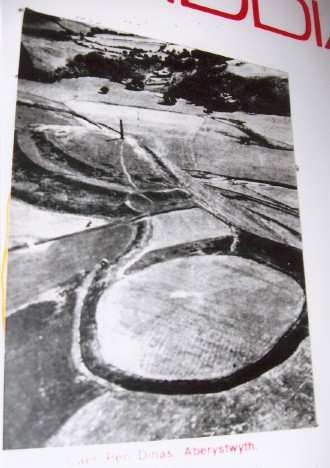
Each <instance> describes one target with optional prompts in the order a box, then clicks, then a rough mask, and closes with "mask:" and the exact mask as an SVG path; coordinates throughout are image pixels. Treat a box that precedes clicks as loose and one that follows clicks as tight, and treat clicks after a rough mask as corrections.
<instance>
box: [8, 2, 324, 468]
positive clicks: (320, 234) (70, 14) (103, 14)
mask: <svg viewBox="0 0 330 468" xmlns="http://www.w3.org/2000/svg"><path fill="white" fill-rule="evenodd" d="M201 3H203V4H204V5H207V6H213V7H216V5H217V4H218V8H219V9H221V7H222V8H223V10H225V9H226V8H227V11H229V6H228V5H229V4H230V2H228V1H227V2H226V1H223V2H221V0H203V2H201ZM306 3H307V4H308V6H309V8H310V11H311V3H312V2H311V0H310V1H309V0H306ZM235 5H236V6H235ZM237 5H240V2H236V3H235V4H233V6H232V10H231V11H233V12H234V11H237V10H238V8H239V6H238V7H237ZM318 5H319V11H320V19H321V25H322V32H323V41H324V43H325V42H326V41H327V40H328V38H329V35H330V2H329V1H328V0H319V1H318ZM1 7H2V24H1V112H0V119H1V134H0V145H1V147H0V149H1V153H0V158H1V159H0V162H1V258H2V256H3V251H4V242H5V226H6V210H5V207H6V204H7V200H8V197H9V193H10V171H11V159H12V146H13V131H14V118H15V105H16V85H17V79H16V78H15V76H16V75H17V68H18V56H19V47H20V33H21V24H22V18H23V12H19V11H18V10H19V9H20V8H25V7H28V8H30V9H33V10H36V11H39V12H42V13H47V14H52V15H55V16H60V17H65V18H70V19H73V20H79V21H85V22H90V23H100V24H103V25H105V26H107V27H111V28H113V29H119V30H122V31H129V32H132V33H136V34H140V35H145V36H149V37H155V38H158V39H163V40H168V41H171V42H173V43H179V44H183V45H187V46H191V47H196V48H199V49H204V50H208V51H211V52H215V53H219V54H223V55H226V56H231V57H234V58H237V59H242V60H244V61H248V62H253V63H257V64H259V65H263V66H267V67H271V68H276V69H280V70H284V71H287V72H288V73H289V82H290V97H291V114H292V125H293V136H294V148H295V157H296V163H297V165H298V167H299V171H298V173H297V177H298V194H299V200H300V215H301V223H302V232H303V252H304V261H305V276H306V285H307V299H308V311H309V323H310V335H311V343H312V360H313V370H314V384H315V399H316V413H317V422H318V427H317V428H310V429H298V430H291V431H276V432H266V433H254V434H244V435H232V436H221V437H214V438H203V439H191V440H190V441H189V445H190V446H196V447H197V446H199V447H208V446H218V445H225V444H226V443H230V444H235V443H245V442H252V443H254V444H255V445H256V446H257V451H254V452H245V453H244V454H242V455H232V454H225V455H222V456H217V457H213V456H199V457H185V456H184V450H185V447H186V446H187V444H188V441H186V440H182V441H161V442H150V443H134V444H119V445H118V444H117V445H109V446H104V445H103V446H90V447H77V448H75V447H74V448H68V449H65V448H59V449H38V450H35V449H29V450H18V451H16V450H14V451H3V452H1V456H2V459H3V464H2V465H1V466H3V467H4V468H11V467H17V468H39V467H40V468H41V467H47V468H55V467H56V468H64V467H69V466H95V467H99V466H100V467H102V466H123V467H130V466H150V467H151V466H156V465H157V466H158V464H159V466H164V467H172V466H173V467H174V466H175V467H178V466H180V467H181V466H182V467H185V466H187V467H190V466H191V467H195V466H203V467H204V466H210V467H213V466H214V467H221V468H224V467H249V468H273V467H274V468H275V467H276V468H277V467H279V466H281V467H283V468H328V467H329V466H330V454H329V451H328V444H329V438H330V372H329V367H330V366H329V362H330V345H329V338H330V313H329V312H330V307H329V303H330V301H329V294H328V292H329V289H330V281H329V278H330V266H329V264H330V248H329V232H330V210H329V205H328V203H329V202H330V184H329V179H330V150H329V148H330V125H329V108H330V88H329V77H330V50H326V49H324V48H319V47H317V45H316V39H315V35H313V34H314V32H313V33H312V36H311V38H310V39H309V40H308V41H307V42H303V41H296V40H293V39H290V38H286V37H284V36H280V35H277V34H274V33H271V32H268V31H263V30H261V29H257V28H255V27H254V24H253V14H252V5H251V0H250V1H249V12H248V15H247V17H246V18H245V19H244V20H243V21H231V20H228V19H224V18H220V17H217V16H213V15H210V14H206V13H203V12H199V11H194V10H192V9H189V8H183V7H182V6H181V5H180V2H179V0H176V2H175V4H170V3H168V2H167V1H166V0H121V1H115V0H93V1H91V0H66V1H64V0H56V1H50V0H25V2H22V1H18V0H2V4H1ZM260 10H261V12H262V13H263V14H264V16H263V20H264V22H265V23H267V22H269V23H270V22H271V23H272V24H273V25H276V26H278V27H283V28H285V27H287V28H288V29H290V30H292V31H294V32H297V33H302V32H303V29H304V21H303V16H302V15H301V7H300V5H299V2H296V1H294V0H263V1H262V0H261V1H260ZM294 12H296V15H295V14H294ZM1 346H2V348H1V350H2V351H3V347H4V346H3V333H2V336H1ZM2 361H3V360H2ZM1 365H2V367H1V368H2V377H3V362H1ZM128 424H129V421H128ZM139 450H147V451H149V452H151V451H155V450H171V451H172V452H173V455H174V456H173V458H171V459H169V460H160V461H159V462H158V464H157V463H156V462H155V461H153V460H149V461H148V460H147V461H139V460H138V458H137V455H136V454H137V452H138V451H139ZM110 452H112V453H116V454H122V455H123V454H125V453H128V454H129V455H130V461H129V462H127V461H124V459H123V458H122V459H119V458H118V460H117V461H115V460H114V459H108V460H107V453H110ZM0 461H1V458H0Z"/></svg>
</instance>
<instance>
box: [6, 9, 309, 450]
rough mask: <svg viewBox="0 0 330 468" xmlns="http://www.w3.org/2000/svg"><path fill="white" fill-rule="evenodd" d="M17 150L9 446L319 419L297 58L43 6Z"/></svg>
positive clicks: (28, 53)
mask: <svg viewBox="0 0 330 468" xmlns="http://www.w3.org/2000/svg"><path fill="white" fill-rule="evenodd" d="M12 164H13V165H12V185H11V203H10V219H9V240H8V249H9V252H8V253H9V255H8V281H7V299H6V304H7V307H6V340H5V376H4V442H3V444H4V449H6V450H9V449H24V448H43V447H64V446H78V445H87V444H88V445H96V444H111V443H118V442H137V441H156V440H169V439H183V438H197V437H209V436H218V435H225V434H242V433H251V432H261V431H274V430H285V429H299V428H306V427H312V426H315V425H316V419H315V408H314V393H313V380H312V367H311V357H310V344H309V333H308V316H307V305H306V290H305V281H304V270H303V254H302V240H301V231H300V218H299V206H298V193H297V181H296V166H295V159H294V147H293V137H292V121H291V116H290V95H289V79H288V75H287V74H286V73H284V72H281V71H278V70H272V69H269V68H265V67H263V66H259V65H255V64H251V63H246V62H243V61H241V60H236V59H233V58H230V57H227V56H224V55H216V54H213V53H210V52H207V51H202V50H197V49H192V48H190V47H186V46H179V45H177V44H172V43H169V42H165V41H161V40H156V39H151V38H146V37H140V36H136V35H133V34H130V33H125V32H120V31H115V30H112V29H111V28H105V27H103V26H100V25H97V26H95V25H90V24H85V23H81V22H75V21H72V20H68V19H63V18H57V17H53V16H49V15H44V14H42V13H37V12H34V11H31V10H25V13H24V21H23V27H22V39H21V50H20V62H19V70H18V92H17V107H16V122H15V139H14V144H13V163H12ZM165 457H166V453H164V458H165Z"/></svg>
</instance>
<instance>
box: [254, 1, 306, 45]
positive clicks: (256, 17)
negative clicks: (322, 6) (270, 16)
mask: <svg viewBox="0 0 330 468" xmlns="http://www.w3.org/2000/svg"><path fill="white" fill-rule="evenodd" d="M297 1H298V2H299V3H300V5H301V6H302V9H303V11H304V15H305V26H306V29H305V32H304V34H295V33H291V32H289V31H285V30H283V29H279V28H274V27H273V26H269V25H268V24H263V23H262V22H261V21H260V12H259V0H252V5H253V16H254V25H255V26H256V28H260V29H265V30H266V31H271V32H274V33H276V34H281V35H282V36H287V37H292V38H293V39H298V40H299V41H307V40H308V39H309V38H310V36H311V32H312V22H311V16H310V14H309V9H308V6H307V5H306V3H305V0H297Z"/></svg>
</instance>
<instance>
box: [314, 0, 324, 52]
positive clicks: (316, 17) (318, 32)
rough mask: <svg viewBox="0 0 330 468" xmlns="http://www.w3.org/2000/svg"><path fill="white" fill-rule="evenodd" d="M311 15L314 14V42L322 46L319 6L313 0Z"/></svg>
mask: <svg viewBox="0 0 330 468" xmlns="http://www.w3.org/2000/svg"><path fill="white" fill-rule="evenodd" d="M313 15H314V24H315V36H316V44H317V45H318V46H319V47H322V33H321V24H320V14H319V6H318V4H317V2H316V1H315V0H313Z"/></svg>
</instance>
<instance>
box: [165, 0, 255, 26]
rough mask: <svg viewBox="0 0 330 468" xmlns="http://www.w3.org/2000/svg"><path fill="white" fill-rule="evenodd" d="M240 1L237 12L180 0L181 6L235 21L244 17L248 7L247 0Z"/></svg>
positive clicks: (188, 0)
mask: <svg viewBox="0 0 330 468" xmlns="http://www.w3.org/2000/svg"><path fill="white" fill-rule="evenodd" d="M168 1H170V2H171V3H173V2H172V0H168ZM241 1H242V6H241V9H240V11H239V12H238V13H225V12H224V11H220V10H215V9H214V8H209V7H206V6H203V5H198V4H197V3H194V2H191V1H190V0H181V4H182V6H185V7H188V8H193V9H194V10H199V11H204V12H205V13H211V14H212V15H217V16H222V17H223V18H227V19H231V20H235V21H241V20H243V19H244V18H245V17H246V15H247V12H248V9H249V3H248V0H241Z"/></svg>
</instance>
